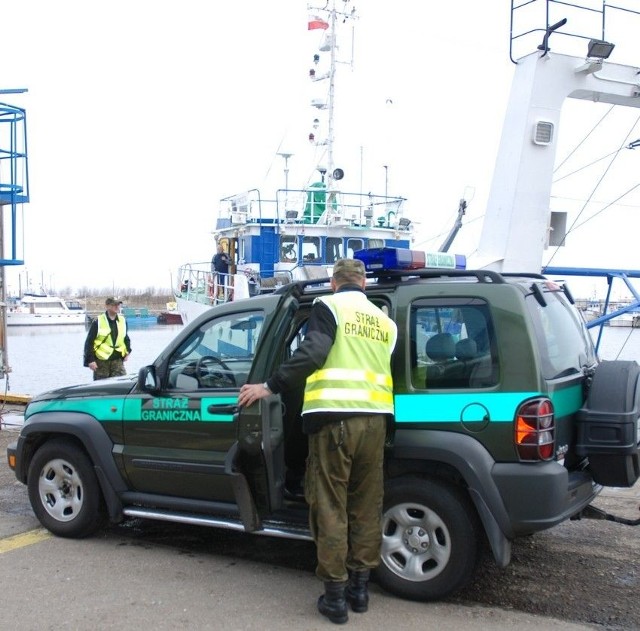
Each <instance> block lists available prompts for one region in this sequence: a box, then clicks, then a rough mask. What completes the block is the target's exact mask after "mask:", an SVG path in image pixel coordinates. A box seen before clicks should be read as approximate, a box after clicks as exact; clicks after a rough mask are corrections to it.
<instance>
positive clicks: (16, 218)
mask: <svg viewBox="0 0 640 631" xmlns="http://www.w3.org/2000/svg"><path fill="white" fill-rule="evenodd" d="M26 91H27V90H26V89H24V88H19V89H0V95H5V94H21V93H24V92H26ZM28 201H29V169H28V160H27V116H26V112H25V110H24V109H22V108H20V107H16V106H15V105H9V104H8V103H1V102H0V379H4V378H5V377H6V375H7V373H8V372H10V370H11V369H10V368H9V363H8V358H7V286H6V276H5V268H6V266H7V265H23V264H24V257H23V255H22V239H21V235H22V222H21V219H22V218H21V214H20V213H19V210H20V209H21V207H22V204H25V203H27V202H28Z"/></svg>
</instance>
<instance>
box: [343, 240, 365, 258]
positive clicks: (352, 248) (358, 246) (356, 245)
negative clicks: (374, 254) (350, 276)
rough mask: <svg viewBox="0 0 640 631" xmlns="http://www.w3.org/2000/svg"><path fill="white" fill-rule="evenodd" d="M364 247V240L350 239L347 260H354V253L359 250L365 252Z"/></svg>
mask: <svg viewBox="0 0 640 631" xmlns="http://www.w3.org/2000/svg"><path fill="white" fill-rule="evenodd" d="M364 247H365V245H364V239H349V240H348V241H347V258H350V259H352V258H353V253H354V252H357V251H358V250H363V249H364Z"/></svg>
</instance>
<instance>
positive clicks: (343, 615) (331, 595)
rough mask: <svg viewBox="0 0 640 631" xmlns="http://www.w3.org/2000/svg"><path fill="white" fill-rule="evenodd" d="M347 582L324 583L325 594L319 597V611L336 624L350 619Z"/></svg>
mask: <svg viewBox="0 0 640 631" xmlns="http://www.w3.org/2000/svg"><path fill="white" fill-rule="evenodd" d="M346 587H347V583H346V582H345V583H330V582H325V584H324V595H322V596H320V598H318V611H319V612H320V613H321V614H322V615H323V616H327V618H329V620H331V622H333V623H334V624H344V623H345V622H347V621H348V620H349V609H348V608H347V600H346V598H345V595H344V593H345V590H346Z"/></svg>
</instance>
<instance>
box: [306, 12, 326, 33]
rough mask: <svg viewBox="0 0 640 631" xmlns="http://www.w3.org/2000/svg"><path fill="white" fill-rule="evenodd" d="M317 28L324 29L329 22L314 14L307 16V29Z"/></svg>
mask: <svg viewBox="0 0 640 631" xmlns="http://www.w3.org/2000/svg"><path fill="white" fill-rule="evenodd" d="M318 28H321V29H322V30H323V31H324V30H326V29H328V28H329V23H328V22H325V21H324V20H323V19H322V18H319V17H318V16H317V15H314V16H312V17H310V18H309V26H308V28H307V30H309V31H313V30H315V29H318Z"/></svg>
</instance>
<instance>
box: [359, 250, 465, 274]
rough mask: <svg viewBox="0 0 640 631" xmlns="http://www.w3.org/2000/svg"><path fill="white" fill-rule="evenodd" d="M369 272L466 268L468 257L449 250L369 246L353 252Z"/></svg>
mask: <svg viewBox="0 0 640 631" xmlns="http://www.w3.org/2000/svg"><path fill="white" fill-rule="evenodd" d="M353 258H354V259H359V260H360V261H362V262H363V263H364V266H365V268H366V270H367V271H368V272H375V271H384V270H412V269H425V268H428V269H431V268H436V269H466V268H467V258H466V256H464V255H462V254H449V253H448V252H421V251H420V250H408V249H407V248H369V249H366V250H358V251H357V252H354V253H353Z"/></svg>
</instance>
